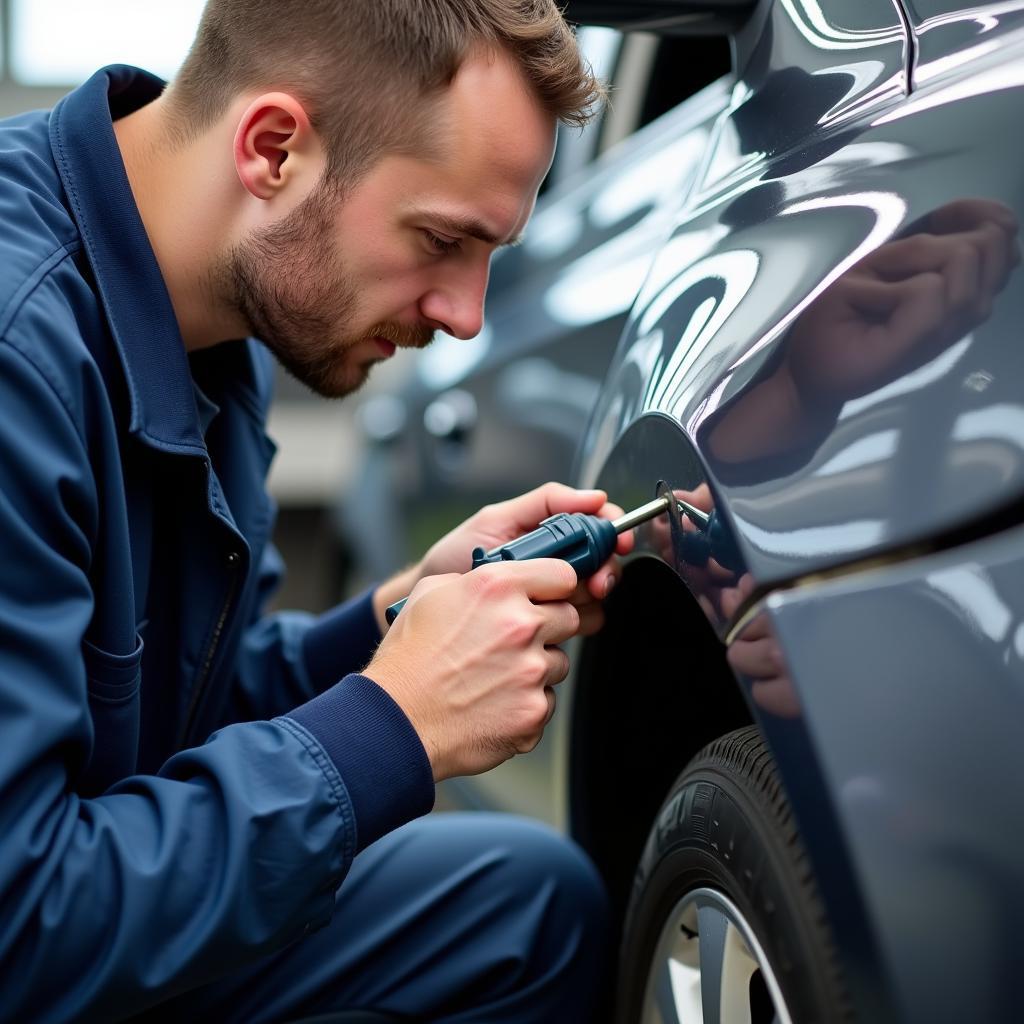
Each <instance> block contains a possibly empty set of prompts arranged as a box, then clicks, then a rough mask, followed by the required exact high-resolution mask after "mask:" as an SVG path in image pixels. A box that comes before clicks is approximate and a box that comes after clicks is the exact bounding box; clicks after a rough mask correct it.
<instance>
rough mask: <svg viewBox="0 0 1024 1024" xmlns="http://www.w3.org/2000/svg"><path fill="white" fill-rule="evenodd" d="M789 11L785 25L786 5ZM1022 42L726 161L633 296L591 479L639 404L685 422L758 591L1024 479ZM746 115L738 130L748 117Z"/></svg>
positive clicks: (998, 497) (1020, 486)
mask: <svg viewBox="0 0 1024 1024" xmlns="http://www.w3.org/2000/svg"><path fill="white" fill-rule="evenodd" d="M773 11H774V12H775V19H774V21H773V22H772V23H771V25H776V26H777V24H778V22H779V21H783V20H786V19H785V17H784V16H787V17H788V14H787V10H786V6H785V5H783V4H776V5H775V6H774V8H773ZM771 25H770V26H769V27H771ZM776 34H777V35H779V36H781V35H783V33H782V32H781V31H778V32H777V33H776ZM892 47H893V57H892V60H893V61H896V60H897V59H898V58H897V55H898V53H902V49H901V48H900V47H899V45H898V44H897V43H896V42H895V41H894V42H893V43H892ZM1021 54H1024V50H1022V49H1021V48H1020V40H1019V38H1018V34H1017V33H1009V34H1007V35H1005V36H1004V37H1003V38H1002V39H1001V45H1000V49H999V51H998V53H996V54H990V55H989V56H988V57H987V58H980V59H979V60H978V61H977V62H975V64H974V65H972V66H971V67H970V68H968V69H966V70H963V69H958V73H956V74H954V75H953V76H952V77H951V78H944V77H940V76H936V77H935V78H933V79H932V80H931V81H930V83H929V87H928V89H927V90H924V89H922V90H920V91H918V92H915V93H914V94H912V95H911V96H909V97H908V98H901V97H898V96H893V95H891V94H889V93H888V92H885V93H884V95H882V96H881V97H880V98H879V99H878V102H877V103H876V105H874V106H872V107H871V108H870V109H861V110H860V112H859V114H858V116H857V118H856V119H853V120H846V121H845V122H844V127H842V128H840V129H839V130H838V132H837V133H836V134H833V135H831V137H829V138H824V139H822V138H821V137H820V136H815V137H813V138H809V139H808V141H807V142H806V144H803V145H800V144H798V145H795V146H792V147H791V148H790V150H789V151H788V152H787V153H785V154H782V156H780V157H779V158H777V159H771V158H769V157H762V158H759V159H757V160H755V161H754V164H753V165H752V166H751V173H749V174H747V175H746V176H744V175H743V174H742V173H741V172H740V171H738V170H736V169H735V168H737V167H740V166H742V165H743V160H742V159H741V157H739V156H735V155H734V156H733V157H732V159H731V160H730V161H728V163H729V164H730V167H729V169H728V170H727V171H725V172H724V176H723V175H719V174H718V173H717V172H716V168H720V161H719V158H718V157H717V156H712V157H711V158H709V161H708V165H707V169H708V174H707V177H706V178H705V182H704V184H703V185H702V186H701V188H700V189H698V190H697V192H696V193H695V194H694V196H693V198H692V201H691V203H690V207H689V210H688V211H687V213H686V214H685V215H684V216H683V217H682V218H681V223H680V225H679V227H678V228H677V229H676V230H675V232H674V234H673V236H672V237H671V238H670V239H669V240H668V242H667V243H666V244H665V245H664V246H663V248H662V250H661V251H660V253H659V255H658V257H657V259H656V261H655V264H654V267H653V269H652V271H651V273H650V275H649V276H648V279H647V281H646V283H645V286H644V288H643V291H642V292H641V295H640V297H639V298H638V301H637V303H636V304H635V306H634V309H633V313H632V316H631V320H630V323H629V325H628V327H627V331H626V334H625V336H624V338H623V342H622V344H621V345H620V348H619V352H618V354H617V357H616V361H615V364H614V366H613V368H612V370H611V372H610V374H609V376H608V378H607V379H606V382H605V387H604V389H603V391H602V398H601V403H600V405H599V406H598V410H597V413H596V415H595V417H594V419H593V421H592V424H591V429H590V432H589V435H588V439H587V442H586V445H585V449H584V451H585V461H584V463H583V472H582V476H583V478H584V479H585V480H587V481H591V480H594V479H597V478H598V477H599V476H600V473H601V467H602V466H603V465H604V463H605V462H607V460H608V458H609V456H610V452H611V450H612V448H613V447H614V446H615V444H617V443H618V440H619V439H620V438H621V437H622V436H623V435H624V433H625V432H626V431H627V430H628V429H629V428H630V426H631V424H633V423H634V422H636V421H637V420H638V419H640V418H643V417H644V416H648V415H653V414H656V415H659V416H664V417H667V418H669V419H671V420H673V421H674V422H675V423H676V424H677V425H678V427H679V429H681V430H682V431H683V432H684V433H685V434H686V436H687V437H688V438H689V439H690V440H691V442H692V443H693V444H694V445H695V447H696V448H697V449H698V451H699V452H700V456H701V459H702V461H703V462H704V464H705V466H706V469H707V482H708V484H709V485H710V488H711V493H712V494H713V495H714V500H715V501H716V502H718V503H720V504H722V505H723V506H724V507H725V509H724V514H725V515H727V516H728V517H729V519H730V521H731V522H732V523H733V524H734V526H735V529H736V533H737V536H738V538H739V543H740V546H741V548H742V550H743V553H744V556H745V559H746V562H747V564H748V566H749V569H750V571H751V573H752V574H753V577H754V579H755V581H756V582H757V584H758V585H760V586H764V585H770V584H774V583H776V582H778V581H781V580H785V579H791V578H795V577H799V576H801V575H804V574H806V573H809V572H813V571H818V570H820V569H823V568H827V567H831V566H835V565H840V564H843V563H845V562H848V561H854V560H857V559H860V558H864V557H869V556H871V555H873V554H877V553H878V552H882V551H886V550H893V549H897V548H899V547H900V546H901V545H907V544H912V543H914V542H917V541H919V540H921V539H922V538H927V537H931V536H934V535H935V534H937V533H939V532H941V531H943V530H948V529H950V528H953V527H956V526H960V525H962V524H963V523H965V522H969V521H971V520H974V519H977V518H981V517H984V516H985V515H986V514H987V513H989V512H991V511H993V510H994V509H997V508H999V507H1001V506H1003V505H1005V504H1006V503H1008V502H1009V501H1012V500H1013V499H1014V498H1015V497H1016V496H1017V495H1019V494H1020V493H1022V492H1024V447H1022V446H1024V430H1022V429H1021V427H1022V424H1024V407H1022V405H1021V401H1020V398H1021V395H1020V387H1019V383H1018V382H1019V381H1020V379H1021V371H1022V369H1024V367H1022V365H1021V349H1020V346H1019V345H1017V344H1015V343H1014V341H1013V339H1014V338H1015V336H1016V332H1017V325H1018V324H1019V323H1020V322H1021V317H1022V315H1024V309H1022V302H1024V289H1022V288H1021V287H1020V277H1019V260H1020V243H1019V239H1018V237H1017V231H1018V229H1017V223H1018V217H1019V216H1020V213H1021V208H1022V206H1024V166H1022V164H1024V154H1021V153H1020V151H1019V150H1016V151H1015V150H1013V149H1010V150H1009V151H1007V150H1006V147H1005V141H1006V139H1007V138H1010V137H1012V133H1013V132H1014V131H1015V127H1014V126H1015V124H1016V121H1017V119H1018V115H1017V112H1018V111H1019V109H1021V101H1022V98H1024V96H1022V93H1021V91H1020V85H1018V84H1015V83H1016V80H1017V79H1018V78H1020V77H1021V72H1020V69H1021V67H1024V63H1022V62H1021V60H1020V59H1019V57H1020V55H1021ZM1015 55H1016V56H1015ZM840 77H842V78H843V80H844V81H845V80H846V77H845V73H844V75H843V76H840ZM854 77H855V76H854ZM877 80H878V81H879V82H889V81H890V80H891V76H890V75H888V74H884V73H882V72H879V75H878V79H877ZM869 91H870V90H869ZM843 102H845V101H843ZM732 117H733V115H732V114H730V115H726V118H727V121H726V123H725V124H724V125H723V126H722V127H721V128H720V132H719V139H722V138H732V139H736V138H739V137H740V136H741V134H742V133H741V132H740V131H739V130H738V129H737V128H736V126H735V124H734V123H732ZM768 120H769V121H770V120H771V119H768ZM807 120H809V118H808V119H807ZM741 150H742V146H741V145H740V144H739V143H735V144H733V145H732V146H731V147H730V152H731V153H733V154H736V153H738V152H740V151H741ZM723 183H724V184H723ZM723 188H724V191H723ZM660 476H664V477H670V476H672V470H671V467H670V466H667V465H666V466H665V468H664V469H663V471H662V473H661V474H660Z"/></svg>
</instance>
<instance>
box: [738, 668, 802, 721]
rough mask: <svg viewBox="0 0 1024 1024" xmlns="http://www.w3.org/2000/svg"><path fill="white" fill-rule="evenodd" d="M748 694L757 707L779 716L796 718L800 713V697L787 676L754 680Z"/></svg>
mask: <svg viewBox="0 0 1024 1024" xmlns="http://www.w3.org/2000/svg"><path fill="white" fill-rule="evenodd" d="M750 696H751V697H753V699H754V703H755V704H756V705H757V706H758V707H759V708H762V709H764V710H765V711H767V712H769V713H770V714H773V715H778V716H779V717H780V718H798V717H799V715H800V699H799V698H798V697H797V695H796V690H795V689H794V688H793V683H792V680H790V678H789V677H788V676H779V677H778V678H777V679H766V680H764V681H759V682H755V683H754V685H753V686H751V688H750Z"/></svg>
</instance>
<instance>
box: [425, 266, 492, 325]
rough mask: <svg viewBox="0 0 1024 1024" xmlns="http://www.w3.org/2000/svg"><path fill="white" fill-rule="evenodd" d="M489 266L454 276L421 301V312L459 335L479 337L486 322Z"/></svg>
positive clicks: (475, 268) (432, 290) (428, 293)
mask: <svg viewBox="0 0 1024 1024" xmlns="http://www.w3.org/2000/svg"><path fill="white" fill-rule="evenodd" d="M487 277H488V268H487V267H484V268H483V269H482V270H481V269H480V268H477V267H474V268H472V269H471V270H468V271H466V272H464V273H460V274H458V275H453V276H452V278H451V280H448V281H445V282H444V284H443V285H441V286H440V287H436V288H433V289H431V290H430V291H429V292H427V293H426V295H424V296H423V299H422V300H421V301H420V312H421V313H422V314H423V316H424V317H426V319H428V320H430V321H432V322H433V323H435V324H437V325H438V326H439V327H440V329H441V330H443V331H444V332H445V333H446V334H450V335H452V336H453V337H455V338H462V339H464V340H465V339H469V338H475V337H476V336H477V335H478V334H479V333H480V329H481V328H482V327H483V324H484V297H485V295H486V293H487Z"/></svg>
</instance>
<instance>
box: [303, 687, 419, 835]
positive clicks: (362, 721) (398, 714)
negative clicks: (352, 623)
mask: <svg viewBox="0 0 1024 1024" xmlns="http://www.w3.org/2000/svg"><path fill="white" fill-rule="evenodd" d="M287 717H288V718H289V719H291V720H293V721H296V722H298V723H299V724H300V725H302V726H304V727H305V728H306V729H307V730H308V731H309V732H310V733H311V734H312V735H313V736H314V737H316V739H317V740H318V741H319V742H320V744H321V745H322V746H323V748H324V750H326V751H327V753H328V755H329V756H330V758H331V760H332V761H333V762H334V764H335V766H336V767H337V769H338V773H339V774H340V775H341V777H342V778H343V779H344V780H345V786H346V788H347V789H348V794H349V798H350V799H351V800H352V807H353V809H354V811H355V816H356V820H357V821H358V822H359V837H358V846H359V848H360V849H362V848H363V847H365V846H368V845H369V844H370V843H372V842H373V841H374V840H375V839H379V838H380V837H381V836H382V835H384V834H385V833H386V832H390V831H391V830H392V829H394V828H397V827H398V826H399V825H402V824H404V823H405V822H407V821H409V820H410V819H412V818H415V817H418V816H419V815H421V814H426V813H427V812H428V811H429V810H430V809H431V807H432V806H433V804H434V776H433V771H432V769H431V767H430V761H429V759H428V758H427V753H426V751H425V750H424V749H423V744H422V743H421V742H420V738H419V736H418V735H417V734H416V730H415V729H413V727H412V724H411V723H410V722H409V719H408V718H406V716H405V713H404V712H403V711H402V709H401V708H400V707H399V706H398V705H397V704H396V703H395V702H394V700H392V698H391V696H390V695H389V694H388V693H386V692H385V691H384V690H382V689H381V688H380V687H379V686H378V685H377V684H376V683H375V682H374V681H373V680H372V679H368V678H367V677H366V676H362V675H350V676H346V677H345V678H344V679H343V680H342V681H341V682H340V683H338V684H337V685H336V686H333V687H331V689H329V690H327V691H325V692H324V693H322V694H321V695H320V696H319V697H315V698H314V699H313V700H311V701H310V702H309V703H308V704H304V705H303V706H302V707H299V708H296V709H295V710H294V711H292V712H290V713H289V715H288V716H287Z"/></svg>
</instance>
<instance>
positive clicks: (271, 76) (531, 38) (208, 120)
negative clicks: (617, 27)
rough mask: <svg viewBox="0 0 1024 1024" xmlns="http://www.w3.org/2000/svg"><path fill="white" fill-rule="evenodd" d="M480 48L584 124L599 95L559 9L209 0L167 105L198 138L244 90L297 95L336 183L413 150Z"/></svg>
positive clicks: (497, 0)
mask: <svg viewBox="0 0 1024 1024" xmlns="http://www.w3.org/2000/svg"><path fill="white" fill-rule="evenodd" d="M479 47H485V48H492V49H500V50H503V51H505V52H506V53H508V54H509V55H511V57H512V58H513V60H514V61H515V62H516V63H517V65H518V66H519V67H520V68H521V70H522V72H523V75H524V78H525V80H526V81H527V82H528V83H529V85H530V87H531V88H532V90H533V92H534V94H535V96H536V97H537V99H538V100H539V102H540V104H541V106H542V107H543V109H545V110H546V111H548V113H550V114H551V115H552V116H553V117H554V118H556V119H558V120H560V121H562V122H563V123H566V124H570V125H580V126H581V125H583V124H585V123H586V122H587V121H588V120H589V118H590V116H591V115H592V113H593V110H594V107H595V106H596V104H597V103H598V102H599V101H600V99H601V98H602V96H603V89H602V87H601V85H600V83H599V82H597V80H596V79H595V78H594V76H593V73H592V72H591V69H590V67H589V66H588V65H587V63H586V62H585V61H584V60H583V58H582V57H581V55H580V52H579V48H578V47H577V44H576V38H575V36H574V34H573V32H572V30H571V29H570V28H569V26H568V25H567V24H566V23H565V21H564V19H563V18H562V15H561V12H560V11H559V9H558V7H556V5H555V2H554V0H208V2H207V4H206V9H205V10H204V12H203V17H202V21H201V23H200V25H199V31H198V33H197V35H196V39H195V42H194V43H193V45H192V49H191V51H190V52H189V55H188V57H187V59H186V60H185V63H184V65H183V66H182V68H181V71H180V72H179V74H178V76H177V77H176V79H175V80H174V82H173V84H172V86H171V88H170V91H169V93H168V103H169V106H170V110H171V113H172V118H173V121H174V123H175V124H176V125H177V126H178V127H180V128H181V131H182V133H183V134H184V135H185V137H188V138H191V137H195V136H196V135H197V134H199V133H200V132H202V131H203V130H204V129H206V128H208V127H209V126H210V125H211V124H213V123H214V122H215V121H216V119H217V118H218V117H220V116H221V114H223V112H224V111H225V110H226V109H227V107H228V105H229V104H230V102H231V101H232V99H233V98H234V97H235V96H237V95H238V94H239V93H240V92H243V91H246V90H249V89H254V88H255V89H262V88H273V89H283V90H284V91H288V92H292V93H293V94H294V95H296V96H297V98H299V99H300V100H302V102H303V103H304V104H305V105H306V106H307V109H308V110H309V113H310V118H311V120H312V123H313V126H314V128H316V130H317V131H318V132H319V133H320V135H321V137H322V138H323V139H324V144H325V147H326V149H327V154H328V174H329V175H332V176H339V177H348V178H351V177H353V176H356V175H358V174H359V173H360V172H361V171H362V170H364V169H365V168H366V167H367V166H368V165H369V164H371V163H372V162H373V160H374V159H375V158H376V157H378V156H380V155H383V153H385V152H388V151H390V150H392V149H395V148H402V147H404V146H407V145H409V144H410V142H411V137H412V136H413V135H415V134H417V131H418V129H419V128H420V127H421V121H422V117H419V116H417V115H421V114H422V109H423V104H424V102H425V101H427V100H429V98H430V97H431V96H433V95H436V94H438V93H439V92H440V91H441V90H442V89H443V88H444V87H445V86H446V85H447V84H449V83H450V82H451V81H452V79H453V77H454V76H455V73H456V72H457V71H458V69H459V66H460V65H461V64H462V62H463V61H464V60H465V58H466V56H467V55H468V54H469V53H470V52H471V51H472V50H474V49H476V48H479Z"/></svg>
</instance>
